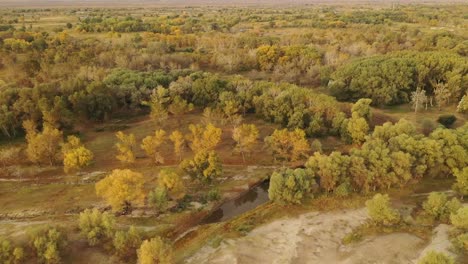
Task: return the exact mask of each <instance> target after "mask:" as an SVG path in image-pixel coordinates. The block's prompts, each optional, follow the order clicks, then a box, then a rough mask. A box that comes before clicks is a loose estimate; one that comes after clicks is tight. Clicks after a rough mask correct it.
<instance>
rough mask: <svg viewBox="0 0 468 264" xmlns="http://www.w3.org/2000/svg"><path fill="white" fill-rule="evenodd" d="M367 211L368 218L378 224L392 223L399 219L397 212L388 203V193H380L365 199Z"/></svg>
mask: <svg viewBox="0 0 468 264" xmlns="http://www.w3.org/2000/svg"><path fill="white" fill-rule="evenodd" d="M366 207H367V211H368V213H369V216H370V218H371V219H372V221H374V222H375V223H376V224H379V225H393V224H396V223H398V222H399V221H400V215H399V213H398V212H397V211H396V210H394V209H393V208H392V207H391V205H390V198H389V197H388V194H385V195H382V194H380V193H378V194H376V195H374V197H372V199H370V200H368V201H366Z"/></svg>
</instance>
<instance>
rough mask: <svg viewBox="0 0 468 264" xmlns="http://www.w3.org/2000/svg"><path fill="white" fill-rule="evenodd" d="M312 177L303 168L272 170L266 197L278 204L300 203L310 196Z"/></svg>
mask: <svg viewBox="0 0 468 264" xmlns="http://www.w3.org/2000/svg"><path fill="white" fill-rule="evenodd" d="M314 183H315V182H314V180H313V178H312V177H311V176H310V175H309V174H307V172H306V170H304V169H295V170H292V169H286V170H283V171H280V172H274V173H273V174H272V175H271V178H270V187H269V189H268V197H269V198H270V200H272V201H274V202H277V203H280V204H300V203H302V201H303V199H304V198H305V197H307V196H311V188H312V185H313V184H314Z"/></svg>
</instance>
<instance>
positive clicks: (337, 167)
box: [306, 151, 350, 192]
mask: <svg viewBox="0 0 468 264" xmlns="http://www.w3.org/2000/svg"><path fill="white" fill-rule="evenodd" d="M349 163H350V158H349V156H345V155H342V154H341V153H340V152H337V151H334V152H332V153H331V154H330V155H329V156H327V155H323V154H320V153H318V152H315V153H314V155H313V156H311V157H310V158H309V160H308V161H307V163H306V168H307V169H308V171H309V173H312V175H313V176H317V177H319V178H320V187H322V188H323V189H325V191H327V192H331V191H334V190H335V189H336V187H338V185H340V184H341V183H344V182H346V181H348V169H349Z"/></svg>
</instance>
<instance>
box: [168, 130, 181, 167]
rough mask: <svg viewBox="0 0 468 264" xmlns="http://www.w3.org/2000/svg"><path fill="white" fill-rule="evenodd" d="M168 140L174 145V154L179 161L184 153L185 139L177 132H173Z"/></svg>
mask: <svg viewBox="0 0 468 264" xmlns="http://www.w3.org/2000/svg"><path fill="white" fill-rule="evenodd" d="M169 139H170V140H171V141H172V143H173V144H174V154H175V155H176V156H177V157H179V160H181V159H182V152H183V151H184V146H185V138H184V135H183V134H182V133H181V132H180V131H179V130H175V131H174V132H172V134H171V135H170V136H169Z"/></svg>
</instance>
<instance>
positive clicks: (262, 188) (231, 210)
mask: <svg viewBox="0 0 468 264" xmlns="http://www.w3.org/2000/svg"><path fill="white" fill-rule="evenodd" d="M268 185H269V181H264V182H262V183H260V184H259V185H257V186H255V187H253V188H251V189H250V190H248V191H247V192H246V193H244V194H243V195H241V196H240V197H238V198H236V199H233V200H230V201H227V202H225V203H224V204H223V205H221V206H220V207H219V208H218V209H217V210H215V211H214V212H213V213H211V215H209V216H208V217H207V218H205V219H204V220H203V221H202V223H201V224H211V223H216V222H222V221H226V220H229V219H231V218H233V217H235V216H238V215H240V214H243V213H245V212H247V211H249V210H252V209H254V208H255V207H257V206H259V205H261V204H264V203H266V202H268V200H269V199H268Z"/></svg>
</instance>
